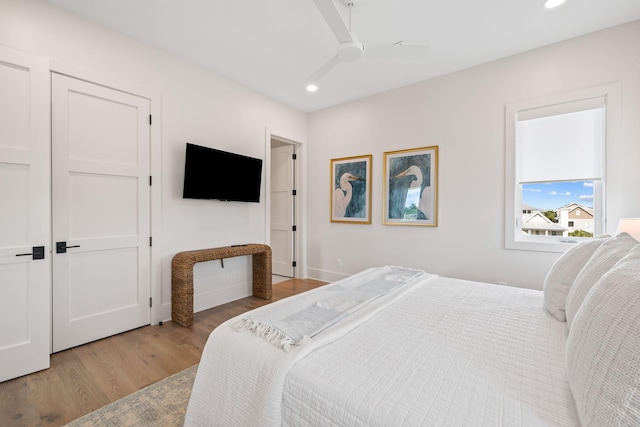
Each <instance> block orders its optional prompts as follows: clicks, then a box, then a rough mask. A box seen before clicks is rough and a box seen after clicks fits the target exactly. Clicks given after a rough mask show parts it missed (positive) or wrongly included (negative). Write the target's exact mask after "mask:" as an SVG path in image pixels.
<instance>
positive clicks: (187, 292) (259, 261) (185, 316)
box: [171, 243, 271, 327]
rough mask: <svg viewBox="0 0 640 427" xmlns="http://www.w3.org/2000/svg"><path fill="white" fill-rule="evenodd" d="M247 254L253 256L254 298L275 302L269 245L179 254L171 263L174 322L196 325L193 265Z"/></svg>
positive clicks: (172, 317)
mask: <svg viewBox="0 0 640 427" xmlns="http://www.w3.org/2000/svg"><path fill="white" fill-rule="evenodd" d="M244 255H253V295H254V296H256V297H259V298H263V299H271V248H270V247H269V246H268V245H261V244H255V243H251V244H248V245H242V246H225V247H222V248H212V249H200V250H196V251H186V252H179V253H177V254H176V255H175V256H174V257H173V260H172V261H171V319H172V320H173V321H174V322H176V323H177V324H179V325H182V326H184V327H188V326H191V325H193V266H194V265H195V264H196V263H198V262H204V261H212V260H215V259H219V260H223V259H224V258H231V257H236V256H244ZM221 262H222V261H221ZM223 267H224V264H223Z"/></svg>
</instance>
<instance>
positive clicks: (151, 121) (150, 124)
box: [149, 114, 152, 126]
mask: <svg viewBox="0 0 640 427" xmlns="http://www.w3.org/2000/svg"><path fill="white" fill-rule="evenodd" d="M151 122H152V120H151V114H149V126H151Z"/></svg>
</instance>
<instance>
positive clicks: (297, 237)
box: [264, 127, 307, 279]
mask: <svg viewBox="0 0 640 427" xmlns="http://www.w3.org/2000/svg"><path fill="white" fill-rule="evenodd" d="M281 135H282V133H275V132H273V131H272V130H271V129H269V128H268V127H267V128H266V129H265V142H264V144H265V150H264V151H265V162H264V163H265V165H266V167H265V227H264V228H265V232H264V233H265V242H266V244H267V245H270V244H271V140H272V139H274V140H277V141H280V142H283V143H285V144H291V145H294V146H295V153H296V156H297V157H296V165H295V170H294V180H295V187H296V192H297V194H296V201H295V210H294V218H293V220H294V223H295V224H296V232H295V233H294V237H293V238H294V253H293V256H294V259H295V260H296V268H295V269H294V278H299V279H303V278H305V277H307V246H306V242H307V227H306V222H305V221H304V218H306V211H307V194H306V180H305V179H304V177H305V174H304V171H305V170H306V163H307V160H306V157H307V156H306V151H307V150H306V144H304V143H302V142H299V141H296V140H294V139H291V138H286V137H283V136H281Z"/></svg>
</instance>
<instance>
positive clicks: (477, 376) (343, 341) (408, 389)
mask: <svg viewBox="0 0 640 427" xmlns="http://www.w3.org/2000/svg"><path fill="white" fill-rule="evenodd" d="M286 303H287V301H286V300H285V301H279V302H278V303H275V304H286ZM376 304H378V305H377V306H375V307H373V306H372V307H369V308H367V309H366V310H364V312H365V313H359V314H357V315H355V316H351V317H350V318H346V319H343V320H341V321H340V323H339V324H337V325H335V326H332V327H331V328H329V329H328V330H326V331H324V332H322V333H321V334H319V335H318V337H316V338H314V339H313V340H311V341H314V342H312V343H307V344H305V345H304V346H301V347H300V348H297V349H294V350H293V351H289V352H285V351H283V350H282V349H280V348H277V347H276V346H274V345H272V344H270V343H268V342H266V341H265V340H262V339H260V338H258V337H256V336H254V335H252V334H250V333H247V332H238V331H235V330H233V328H232V324H233V322H234V321H237V320H233V321H230V322H229V324H228V325H227V324H225V327H224V328H222V329H221V331H220V336H218V337H217V338H215V339H214V340H212V339H211V338H210V342H211V341H212V343H211V345H210V343H209V342H208V343H207V347H208V348H206V349H205V353H204V354H203V359H202V361H201V364H200V370H199V372H198V375H197V377H196V383H195V385H194V390H193V394H192V399H191V401H190V403H189V408H188V411H187V417H186V422H185V425H261V426H262V425H288V426H302V425H310V426H314V425H318V426H319V425H321V426H329V425H336V426H365V425H366V426H395V425H407V426H414V425H415V426H420V425H423V426H461V425H473V426H483V425H486V426H498V425H505V426H573V425H579V422H578V417H577V414H576V411H575V409H574V403H573V399H572V396H571V392H570V390H569V386H568V382H567V378H566V373H565V368H564V349H565V343H566V339H567V330H566V324H565V323H562V322H558V321H557V320H556V319H554V318H553V317H552V316H551V315H550V314H549V313H548V312H547V311H546V310H545V309H544V306H543V296H542V292H539V291H534V290H527V289H520V288H511V287H506V286H499V285H491V284H485V283H479V282H470V281H463V280H457V279H451V278H443V277H437V276H432V275H429V276H425V277H423V278H421V279H420V280H418V281H417V284H416V285H415V286H412V287H410V288H408V289H407V290H405V291H404V292H402V293H399V294H398V295H395V296H394V297H393V298H392V299H390V300H389V301H386V302H384V303H382V302H380V303H378V302H376ZM272 305H273V304H272ZM264 308H265V307H262V309H264ZM349 323H353V325H352V326H351V327H345V326H344V325H345V324H349ZM214 333H215V331H214ZM215 335H218V334H215ZM213 336H214V334H212V337H213Z"/></svg>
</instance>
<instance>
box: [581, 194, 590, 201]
mask: <svg viewBox="0 0 640 427" xmlns="http://www.w3.org/2000/svg"><path fill="white" fill-rule="evenodd" d="M580 200H593V194H581V195H580Z"/></svg>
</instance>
